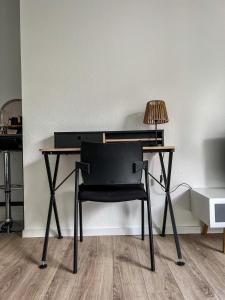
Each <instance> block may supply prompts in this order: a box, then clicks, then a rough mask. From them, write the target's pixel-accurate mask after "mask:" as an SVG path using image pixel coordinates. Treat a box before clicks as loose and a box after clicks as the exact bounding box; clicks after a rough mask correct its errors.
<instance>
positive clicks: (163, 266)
mask: <svg viewBox="0 0 225 300" xmlns="http://www.w3.org/2000/svg"><path fill="white" fill-rule="evenodd" d="M157 239H158V237H157V236H154V248H155V263H156V270H155V272H151V271H150V269H149V268H150V253H149V239H148V237H145V241H142V240H140V239H138V238H137V239H135V243H136V248H137V251H138V256H139V260H140V263H141V269H142V273H143V277H144V281H145V286H146V290H147V293H148V296H149V299H156V300H167V299H171V300H172V299H173V300H181V299H184V297H183V295H182V293H181V291H180V289H179V287H178V285H177V283H176V280H175V278H174V276H173V274H172V272H171V271H170V268H169V266H168V264H167V263H166V261H165V260H164V259H163V258H162V257H161V254H160V250H159V246H158V243H157Z"/></svg>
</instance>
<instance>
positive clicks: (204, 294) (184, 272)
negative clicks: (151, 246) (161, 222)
mask: <svg viewBox="0 0 225 300" xmlns="http://www.w3.org/2000/svg"><path fill="white" fill-rule="evenodd" d="M157 242H158V244H159V248H160V253H161V255H162V256H163V257H164V259H165V260H166V261H167V264H168V266H169V268H170V270H171V272H172V274H173V276H174V278H175V280H176V282H177V284H178V286H179V288H180V290H181V292H182V294H183V296H184V298H185V299H187V300H190V299H193V300H202V299H219V298H218V296H217V295H216V293H215V290H214V289H213V287H212V286H211V285H210V283H209V282H208V281H207V279H206V276H205V275H204V274H202V273H201V271H200V269H199V268H198V266H197V265H196V264H195V262H194V260H193V258H192V256H191V255H190V253H188V252H186V250H185V249H184V248H183V247H182V254H183V257H184V260H185V262H186V264H185V266H177V265H176V264H175V260H176V249H175V243H174V239H173V236H171V235H168V236H166V237H165V238H161V237H158V238H157ZM181 245H182V243H181Z"/></svg>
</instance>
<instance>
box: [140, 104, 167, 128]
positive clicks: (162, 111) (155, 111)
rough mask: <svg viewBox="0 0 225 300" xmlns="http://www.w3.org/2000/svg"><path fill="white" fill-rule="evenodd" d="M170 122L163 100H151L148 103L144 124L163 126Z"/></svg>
mask: <svg viewBox="0 0 225 300" xmlns="http://www.w3.org/2000/svg"><path fill="white" fill-rule="evenodd" d="M167 122H169V119H168V115H167V110H166V104H165V102H164V101H163V100H151V101H149V102H148V103H147V105H146V109H145V116H144V124H163V123H167Z"/></svg>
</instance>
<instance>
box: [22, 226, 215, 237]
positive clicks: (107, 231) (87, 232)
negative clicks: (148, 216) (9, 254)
mask: <svg viewBox="0 0 225 300" xmlns="http://www.w3.org/2000/svg"><path fill="white" fill-rule="evenodd" d="M177 231H178V233H179V234H199V233H201V227H200V226H177ZM145 232H146V234H147V233H148V228H147V227H146V228H145ZM209 232H214V233H216V232H221V230H213V231H212V230H209ZM140 233H141V228H140V227H123V228H122V227H95V228H84V236H100V235H140ZM153 233H154V234H160V229H159V228H158V227H154V228H153ZM166 233H167V234H172V233H173V230H172V226H167V229H166ZM49 235H50V236H56V235H57V231H56V229H51V230H50V234H49ZM62 235H63V236H73V229H72V228H62ZM44 236H45V229H44V228H42V229H24V230H23V237H25V238H30V237H44Z"/></svg>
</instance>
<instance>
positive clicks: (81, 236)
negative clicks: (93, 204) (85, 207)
mask: <svg viewBox="0 0 225 300" xmlns="http://www.w3.org/2000/svg"><path fill="white" fill-rule="evenodd" d="M79 221H80V242H83V219H82V201H79Z"/></svg>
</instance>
